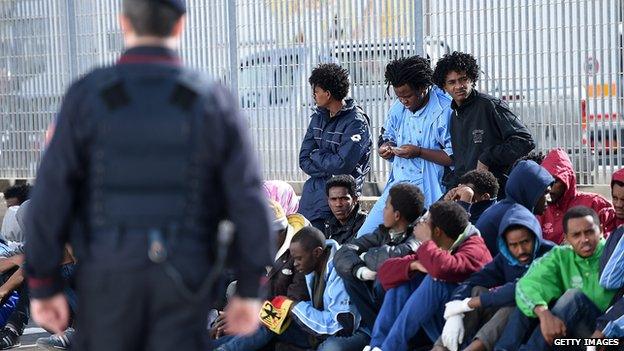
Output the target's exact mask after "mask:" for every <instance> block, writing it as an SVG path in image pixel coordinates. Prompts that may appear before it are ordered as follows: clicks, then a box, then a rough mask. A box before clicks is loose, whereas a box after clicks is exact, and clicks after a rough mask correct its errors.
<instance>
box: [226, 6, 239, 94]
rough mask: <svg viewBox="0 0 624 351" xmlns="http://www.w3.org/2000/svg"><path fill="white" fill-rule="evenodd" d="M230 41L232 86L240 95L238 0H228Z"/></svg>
mask: <svg viewBox="0 0 624 351" xmlns="http://www.w3.org/2000/svg"><path fill="white" fill-rule="evenodd" d="M227 13H228V39H229V40H228V41H229V49H230V50H229V51H230V52H229V53H230V55H229V56H230V86H231V89H232V92H233V93H234V94H235V96H237V97H238V34H237V32H236V24H237V18H236V0H227Z"/></svg>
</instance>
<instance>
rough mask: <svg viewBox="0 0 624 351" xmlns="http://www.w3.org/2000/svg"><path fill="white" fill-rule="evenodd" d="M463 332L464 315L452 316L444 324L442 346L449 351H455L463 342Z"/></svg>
mask: <svg viewBox="0 0 624 351" xmlns="http://www.w3.org/2000/svg"><path fill="white" fill-rule="evenodd" d="M464 331H465V330H464V315H461V314H458V315H454V316H452V317H451V318H449V319H447V320H446V323H444V329H442V344H443V345H444V346H445V347H446V348H447V349H449V350H450V351H457V350H458V349H459V345H461V343H462V342H463V341H464Z"/></svg>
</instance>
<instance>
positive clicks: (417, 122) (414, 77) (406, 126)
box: [358, 56, 453, 237]
mask: <svg viewBox="0 0 624 351" xmlns="http://www.w3.org/2000/svg"><path fill="white" fill-rule="evenodd" d="M432 75H433V70H432V69H431V66H430V65H429V61H428V60H427V59H425V58H422V57H420V56H412V57H407V58H400V59H397V60H394V61H392V62H390V63H389V64H388V66H386V73H385V78H386V83H387V84H388V88H387V89H388V91H389V90H390V86H392V88H393V90H394V93H395V94H396V96H397V100H396V101H395V102H394V104H392V107H390V110H389V111H388V117H387V118H386V122H385V123H384V127H383V129H382V135H381V136H380V141H379V156H381V157H382V158H384V159H386V160H388V161H390V162H391V163H392V170H391V171H390V175H389V177H388V183H387V184H386V187H385V189H384V191H383V193H382V194H381V197H380V198H379V200H377V203H375V206H373V208H372V209H371V211H370V213H369V215H368V218H367V219H366V221H365V222H364V224H363V225H362V228H361V229H360V231H359V232H358V237H359V236H362V235H366V234H368V233H372V232H373V231H374V230H375V228H377V226H379V225H380V224H381V223H382V222H383V216H384V206H385V203H386V198H387V197H388V192H389V190H390V188H392V186H393V185H394V184H396V183H400V182H409V183H412V184H414V185H416V186H418V187H419V188H420V189H421V190H422V192H423V193H424V194H425V207H429V206H430V205H431V204H432V203H434V202H435V201H437V200H438V199H439V198H440V197H441V196H442V194H443V193H444V190H445V189H444V188H443V187H442V175H443V174H444V167H445V166H450V165H451V163H452V160H451V155H452V154H453V150H452V149H451V135H450V132H449V128H448V126H449V119H450V116H451V108H450V104H451V100H450V99H449V98H448V96H447V95H445V94H444V92H443V91H442V90H440V89H439V88H438V87H436V86H434V85H433V84H432V81H431V77H432Z"/></svg>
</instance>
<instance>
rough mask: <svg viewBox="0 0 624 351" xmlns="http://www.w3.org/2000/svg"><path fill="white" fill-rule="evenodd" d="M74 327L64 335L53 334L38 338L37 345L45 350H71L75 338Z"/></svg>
mask: <svg viewBox="0 0 624 351" xmlns="http://www.w3.org/2000/svg"><path fill="white" fill-rule="evenodd" d="M74 333H75V331H74V329H72V328H68V329H67V330H66V331H65V333H63V335H51V336H50V337H47V338H39V339H37V346H39V348H42V349H44V350H54V351H55V350H69V348H70V347H71V344H72V339H73V338H74Z"/></svg>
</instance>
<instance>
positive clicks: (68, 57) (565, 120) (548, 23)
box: [0, 0, 624, 183]
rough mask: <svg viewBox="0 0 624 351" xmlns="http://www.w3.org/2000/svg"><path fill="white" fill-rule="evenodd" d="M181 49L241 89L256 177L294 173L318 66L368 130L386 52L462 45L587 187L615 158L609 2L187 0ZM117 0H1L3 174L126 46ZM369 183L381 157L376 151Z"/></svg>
mask: <svg viewBox="0 0 624 351" xmlns="http://www.w3.org/2000/svg"><path fill="white" fill-rule="evenodd" d="M187 5H188V7H189V12H188V21H187V30H186V33H185V35H184V38H183V42H182V48H181V51H182V55H183V57H184V58H185V62H186V63H187V64H189V65H190V66H192V67H194V68H197V69H200V70H203V71H206V72H209V73H210V74H212V75H213V76H215V77H217V78H218V79H221V80H222V81H223V82H225V83H226V84H229V85H231V86H232V88H233V89H234V90H235V91H236V92H237V93H238V96H239V100H240V104H241V106H242V107H243V108H244V110H245V112H246V115H247V117H248V120H249V126H250V129H251V131H252V137H253V142H254V145H255V146H256V149H257V151H258V155H259V157H260V158H261V161H262V164H263V170H264V177H265V178H266V179H283V180H287V181H302V180H304V179H305V178H306V176H305V174H303V173H302V172H301V171H300V170H299V167H298V149H299V145H300V142H301V140H302V138H303V135H304V133H305V129H306V127H307V124H308V120H309V118H308V117H309V115H310V108H311V107H312V103H313V100H312V96H311V89H310V87H309V85H308V84H307V78H308V76H309V74H310V72H311V70H312V68H313V67H314V66H315V65H316V64H318V63H319V62H337V63H340V64H342V65H344V66H345V67H347V68H348V69H349V71H350V74H351V83H352V84H351V95H352V96H353V97H355V98H356V100H358V101H359V102H360V104H361V105H362V107H363V108H364V110H365V111H366V112H367V114H368V115H369V116H370V117H371V120H372V127H373V135H377V134H378V132H379V129H380V126H381V125H382V123H383V120H384V119H385V116H386V111H387V109H388V107H389V106H390V103H391V101H392V97H389V96H387V95H386V92H385V86H384V82H383V72H384V68H385V65H386V64H387V63H388V61H389V60H391V59H393V58H396V57H400V56H406V55H413V54H415V53H421V54H422V53H424V54H426V55H428V56H429V57H430V58H431V59H432V62H433V63H435V61H436V60H437V59H438V58H439V57H440V56H441V55H443V54H444V53H447V52H450V51H453V50H462V51H467V52H470V53H472V54H474V55H475V56H476V57H477V58H478V60H479V63H480V65H481V69H482V78H481V80H480V82H479V89H482V90H485V91H488V92H489V93H491V94H493V95H496V96H500V97H502V98H505V99H507V100H508V102H509V103H510V104H511V106H512V108H513V109H514V110H515V111H517V112H518V113H519V114H520V115H521V117H522V119H523V120H524V121H525V123H527V125H528V126H529V127H530V128H531V130H532V131H533V133H534V135H535V137H536V140H537V141H538V145H539V147H540V148H541V149H548V148H551V147H555V146H560V147H564V148H566V149H568V151H569V152H570V153H571V154H572V156H573V161H574V162H575V164H576V165H577V167H578V169H579V170H580V175H581V177H580V181H581V182H583V183H588V182H594V183H605V182H608V175H609V174H610V172H611V168H612V167H619V166H620V165H622V163H623V162H622V157H621V153H620V152H619V151H620V148H619V145H618V144H617V143H618V141H619V140H621V139H622V137H624V128H623V127H624V126H622V122H621V112H622V105H623V98H622V91H623V89H622V87H623V86H622V70H623V68H622V17H623V16H622V11H623V9H622V7H623V5H622V4H621V3H620V1H619V0H603V1H585V0H583V1H571V0H566V1H560V0H516V1H514V0H471V1H463V0H436V1H433V0H352V1H344V0H210V1H206V0H187ZM119 7H120V1H119V0H3V1H1V2H0V48H2V50H0V99H1V100H2V104H0V111H1V114H0V178H32V177H34V175H35V171H36V166H37V163H38V160H39V158H40V155H41V148H42V146H43V138H44V131H45V129H46V127H47V125H48V124H49V122H50V121H51V120H52V118H53V116H54V114H55V113H56V111H57V109H58V106H59V104H60V100H61V96H62V93H63V90H64V89H65V88H66V87H67V85H68V84H69V82H70V81H71V80H72V79H75V78H76V77H78V76H79V75H80V74H83V73H85V72H87V71H88V70H89V69H91V68H92V67H94V66H96V65H101V64H108V63H111V62H114V60H115V58H116V57H117V56H118V55H119V53H120V51H121V50H122V37H121V33H120V31H119V28H118V25H117V24H116V22H117V17H116V15H117V13H118V12H119ZM372 160H373V164H372V172H371V174H370V180H371V181H374V182H380V183H381V182H384V181H385V179H386V177H387V171H388V168H387V163H386V162H385V161H384V162H382V160H381V159H380V158H379V157H376V156H374V157H373V158H372Z"/></svg>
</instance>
